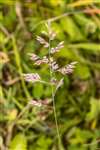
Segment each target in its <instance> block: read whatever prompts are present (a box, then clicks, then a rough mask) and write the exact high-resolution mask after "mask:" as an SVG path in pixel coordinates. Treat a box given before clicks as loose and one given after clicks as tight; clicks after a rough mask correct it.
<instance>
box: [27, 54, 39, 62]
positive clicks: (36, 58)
mask: <svg viewBox="0 0 100 150" xmlns="http://www.w3.org/2000/svg"><path fill="white" fill-rule="evenodd" d="M28 55H29V56H30V59H31V60H33V61H36V60H38V59H40V57H39V56H37V55H36V54H34V53H32V54H31V53H29V54H28Z"/></svg>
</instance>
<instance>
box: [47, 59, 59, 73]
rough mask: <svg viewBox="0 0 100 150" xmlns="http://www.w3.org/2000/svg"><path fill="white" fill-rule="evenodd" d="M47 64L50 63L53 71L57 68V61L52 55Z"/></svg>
mask: <svg viewBox="0 0 100 150" xmlns="http://www.w3.org/2000/svg"><path fill="white" fill-rule="evenodd" d="M49 65H50V67H51V69H52V70H54V71H56V70H57V69H58V68H59V66H58V64H57V62H56V61H54V60H53V58H52V57H51V58H50V63H49Z"/></svg>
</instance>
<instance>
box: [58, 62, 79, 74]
mask: <svg viewBox="0 0 100 150" xmlns="http://www.w3.org/2000/svg"><path fill="white" fill-rule="evenodd" d="M76 64H77V62H76V61H75V62H71V63H70V64H68V65H66V66H65V67H63V68H60V69H58V70H57V71H59V72H61V73H62V74H64V75H66V74H71V73H72V72H73V71H74V68H75V65H76Z"/></svg>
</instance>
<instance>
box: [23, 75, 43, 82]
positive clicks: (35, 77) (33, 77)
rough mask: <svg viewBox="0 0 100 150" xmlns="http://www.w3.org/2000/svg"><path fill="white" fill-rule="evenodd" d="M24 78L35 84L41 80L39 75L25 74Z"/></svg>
mask: <svg viewBox="0 0 100 150" xmlns="http://www.w3.org/2000/svg"><path fill="white" fill-rule="evenodd" d="M24 78H25V80H26V81H27V82H33V83H34V82H37V81H40V80H41V78H40V76H39V74H38V73H28V74H24Z"/></svg>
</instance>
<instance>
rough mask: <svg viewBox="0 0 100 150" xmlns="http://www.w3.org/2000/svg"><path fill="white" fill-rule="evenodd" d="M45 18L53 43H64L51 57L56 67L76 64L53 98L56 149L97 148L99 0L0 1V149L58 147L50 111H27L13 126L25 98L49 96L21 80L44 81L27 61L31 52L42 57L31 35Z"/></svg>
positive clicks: (99, 133) (44, 71)
mask: <svg viewBox="0 0 100 150" xmlns="http://www.w3.org/2000/svg"><path fill="white" fill-rule="evenodd" d="M84 10H88V13H84ZM90 10H95V11H94V12H91V11H90ZM89 11H90V12H89ZM95 12H96V13H95ZM64 13H68V15H62V14H64ZM58 16H60V17H58ZM55 17H58V18H55ZM49 18H53V19H52V29H53V30H54V31H55V32H56V33H57V37H56V40H55V41H54V44H56V43H57V42H60V41H64V43H65V46H64V48H63V49H62V50H61V51H60V52H59V53H58V54H57V55H55V59H56V60H57V61H58V63H59V64H60V65H64V64H66V63H69V62H71V61H78V65H77V67H76V69H75V72H74V73H73V75H70V76H66V77H65V78H64V85H63V86H62V87H61V88H60V90H59V91H58V92H57V94H56V98H55V102H56V109H57V119H58V123H59V129H60V134H61V140H62V147H63V149H64V150H88V149H90V150H96V149H97V148H100V144H99V141H98V140H99V139H100V126H99V122H100V2H99V0H97V1H95V0H94V1H93V0H89V1H88V0H20V1H16V0H5V1H4V0H0V149H2V150H5V148H6V147H9V150H33V149H34V150H58V149H59V148H58V146H57V144H56V143H57V139H56V127H55V121H54V114H53V111H52V110H51V109H50V110H49V109H48V108H41V109H39V108H36V107H31V108H29V109H27V110H26V111H24V113H23V114H22V115H21V117H20V118H19V119H18V120H17V121H16V123H15V124H14V125H13V122H14V121H15V120H16V117H17V116H18V114H19V113H20V112H23V110H24V108H25V106H26V105H27V103H28V101H29V100H30V99H45V98H49V99H50V98H51V89H50V88H49V87H47V86H46V85H42V84H40V83H39V84H38V83H36V84H27V83H25V81H24V79H23V78H22V74H23V73H29V72H38V73H40V74H41V76H42V77H43V78H44V79H45V80H48V78H49V72H48V69H47V68H46V66H41V67H39V68H38V67H35V66H34V65H33V63H32V62H31V61H30V60H29V57H28V53H32V52H34V53H36V54H38V55H39V56H44V55H45V54H47V53H48V51H47V49H44V48H43V47H42V46H40V45H39V43H38V42H37V41H36V36H37V35H41V32H42V31H45V22H46V20H47V19H49ZM57 77H58V78H59V75H57ZM97 141H98V142H97ZM89 143H92V144H89Z"/></svg>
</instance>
